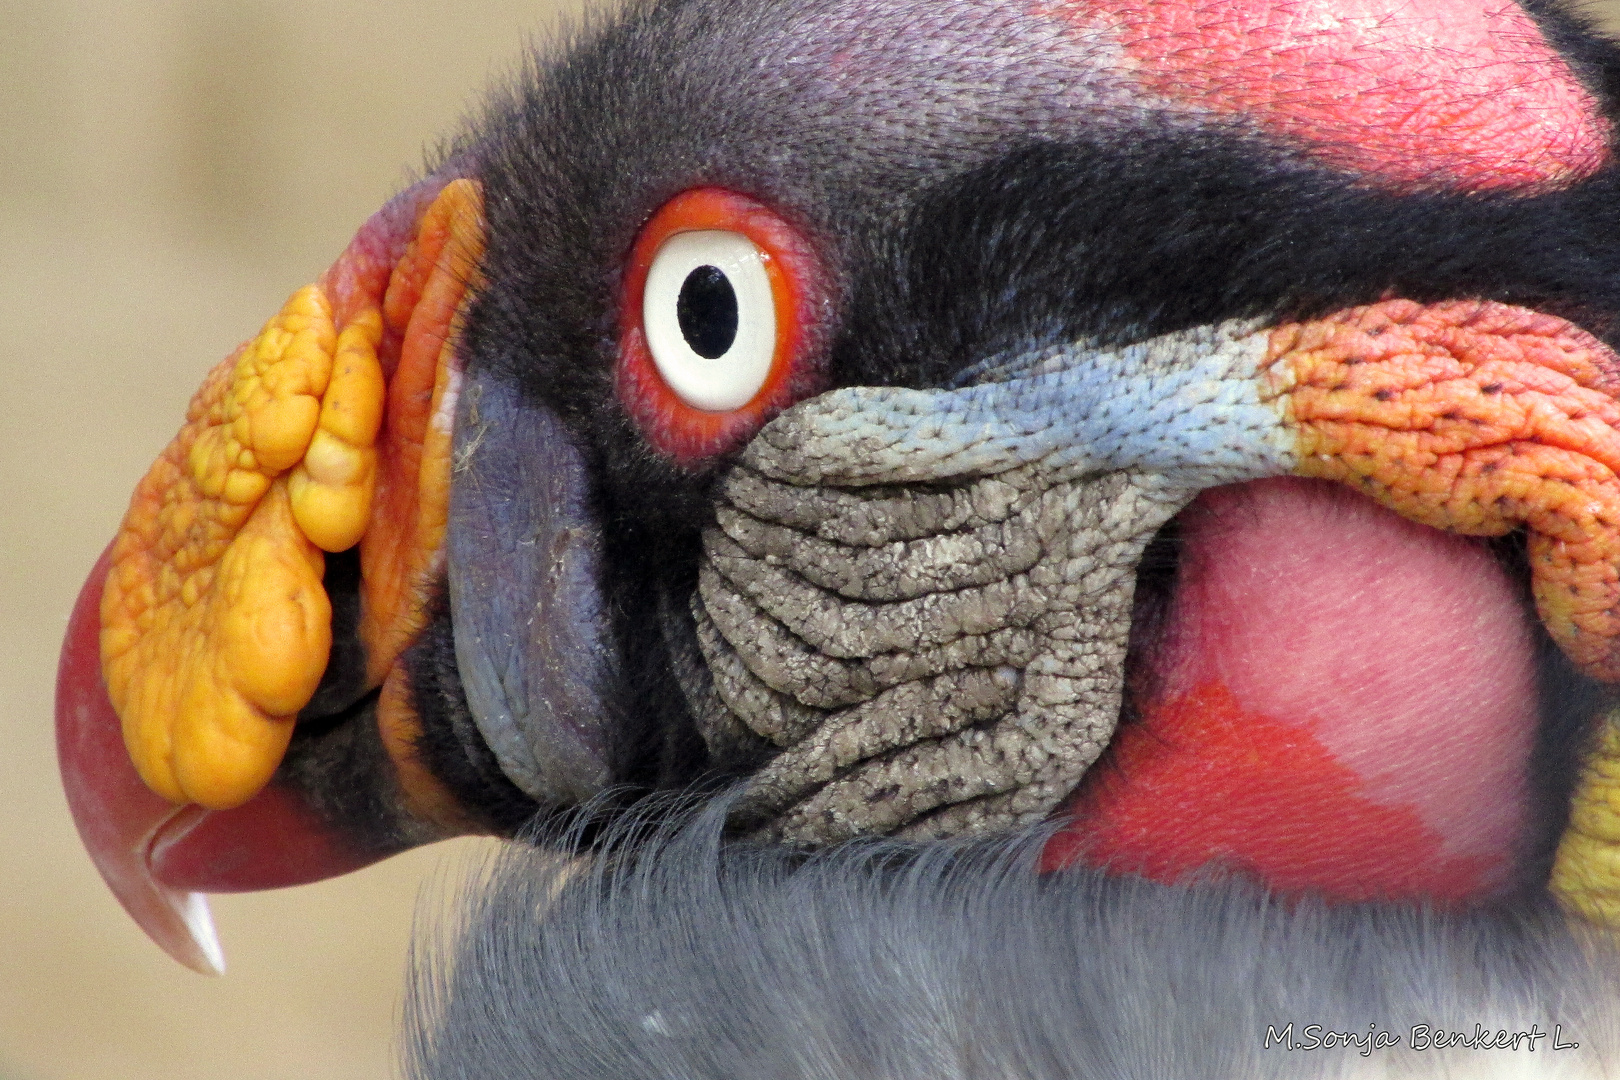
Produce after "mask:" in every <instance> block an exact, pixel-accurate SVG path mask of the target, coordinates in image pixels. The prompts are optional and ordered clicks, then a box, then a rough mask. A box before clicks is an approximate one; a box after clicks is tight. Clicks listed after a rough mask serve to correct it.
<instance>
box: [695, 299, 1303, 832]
mask: <svg viewBox="0 0 1620 1080" xmlns="http://www.w3.org/2000/svg"><path fill="white" fill-rule="evenodd" d="M1264 350H1265V335H1264V333H1263V332H1262V331H1259V330H1257V328H1256V327H1254V326H1253V325H1251V324H1247V323H1231V324H1226V325H1223V326H1220V327H1214V328H1200V329H1197V330H1193V331H1186V332H1182V333H1177V334H1169V335H1165V336H1162V337H1159V338H1155V339H1152V340H1150V341H1146V342H1142V343H1140V344H1136V345H1131V346H1126V347H1123V348H1118V349H1109V350H1099V349H1087V348H1085V347H1083V346H1068V347H1063V348H1055V349H1047V350H1041V351H1038V352H1035V353H1031V354H1028V355H1025V356H1022V357H1015V358H1012V359H1011V360H1008V361H1001V362H987V363H986V364H984V365H981V366H980V367H979V368H978V369H977V371H976V372H974V373H973V376H974V378H975V379H976V380H977V381H975V382H973V383H971V384H970V385H967V386H962V387H958V388H954V389H944V390H896V389H892V388H861V387H856V388H849V389H844V390H839V391H833V392H831V393H828V394H825V395H822V396H821V397H819V398H815V399H812V400H811V401H808V402H804V403H802V404H800V405H799V406H797V407H795V408H793V409H791V410H789V411H788V412H786V413H784V414H783V415H782V416H781V417H778V418H777V419H776V420H775V421H773V422H772V423H771V424H769V425H768V426H767V427H766V428H765V429H764V430H763V431H762V432H761V433H760V435H759V436H757V437H756V438H755V439H754V441H753V442H752V443H751V444H750V445H749V446H748V447H747V449H746V450H745V451H744V453H743V455H742V457H741V460H740V462H739V463H738V465H737V466H736V467H735V468H734V470H733V471H732V472H731V473H730V474H729V476H728V477H727V479H726V481H725V482H724V483H723V485H722V488H721V497H722V502H721V505H720V506H719V507H718V509H717V512H716V524H715V526H713V527H712V528H710V529H709V530H707V531H706V532H705V535H704V559H703V563H702V566H701V568H700V572H699V586H698V590H697V593H696V595H695V596H694V597H693V598H692V602H691V611H692V616H693V618H694V620H695V623H696V636H697V645H698V648H699V650H700V651H701V654H702V657H703V661H704V665H705V666H706V667H707V669H708V672H709V678H708V679H703V678H702V677H701V675H700V673H696V665H688V666H687V667H688V672H689V673H690V674H687V675H685V676H683V679H682V681H683V685H684V686H685V687H686V692H687V696H688V699H689V701H690V702H691V704H692V706H693V712H694V715H696V716H697V717H698V722H699V726H700V728H701V730H702V733H703V736H704V738H705V740H706V741H707V742H708V744H709V746H710V748H711V750H713V751H714V752H715V753H716V755H717V756H718V757H721V758H724V757H726V756H727V755H728V754H729V753H731V752H732V751H733V750H734V749H735V748H737V747H746V746H748V745H750V743H753V744H755V745H761V744H762V745H763V746H765V747H768V753H770V754H771V756H770V757H769V760H767V762H766V763H765V764H764V766H763V767H762V768H760V769H759V770H758V771H757V773H756V774H755V775H754V776H753V777H752V778H751V780H750V782H749V784H748V787H747V790H746V793H745V794H744V796H743V798H742V800H741V801H740V802H739V804H738V807H737V814H738V820H739V823H740V824H741V825H742V826H743V827H744V828H745V829H746V830H748V831H752V832H756V833H757V834H758V835H760V836H761V837H768V838H770V839H773V840H778V841H783V842H787V843H790V844H794V845H803V846H813V845H820V844H828V843H834V842H837V841H840V840H844V839H848V838H850V837H853V836H860V835H870V834H894V835H899V836H903V837H907V838H913V839H925V838H930V837H945V836H955V835H960V834H965V833H977V832H983V831H988V830H995V829H1004V828H1009V827H1014V826H1018V825H1023V824H1029V823H1031V822H1034V821H1038V820H1040V819H1042V818H1044V817H1046V816H1047V815H1048V814H1050V813H1051V812H1052V810H1054V809H1055V808H1056V807H1057V806H1058V804H1059V803H1060V802H1061V801H1062V800H1063V798H1064V797H1065V796H1067V795H1068V794H1069V792H1071V791H1072V790H1073V789H1074V787H1075V785H1076V784H1077V783H1078V782H1079V780H1080V778H1081V777H1082V776H1083V775H1084V773H1085V771H1086V769H1087V768H1088V767H1089V766H1090V765H1091V764H1092V762H1094V761H1095V760H1096V759H1097V757H1098V755H1099V754H1101V753H1102V750H1103V748H1104V747H1105V746H1106V745H1107V743H1108V740H1109V738H1110V737H1111V735H1112V734H1113V729H1114V726H1115V724H1116V722H1117V719H1118V715H1119V710H1120V704H1121V699H1122V694H1123V688H1124V661H1125V652H1126V646H1127V643H1128V639H1129V635H1130V624H1131V607H1132V601H1133V596H1134V590H1135V579H1136V567H1137V564H1138V562H1139V561H1140V559H1141V555H1142V551H1143V549H1144V547H1145V546H1146V545H1147V543H1148V542H1149V541H1150V540H1151V539H1152V537H1153V535H1154V533H1155V532H1156V531H1157V530H1158V529H1159V527H1160V526H1162V525H1163V524H1164V523H1165V522H1166V521H1168V520H1169V519H1170V518H1171V517H1172V516H1173V515H1174V514H1175V513H1176V512H1177V511H1179V510H1180V509H1181V508H1182V507H1183V506H1184V505H1186V503H1187V502H1188V501H1189V500H1190V499H1191V498H1192V497H1193V496H1194V495H1196V494H1197V493H1198V491H1200V490H1202V489H1203V488H1205V487H1210V486H1213V485H1215V484H1221V483H1229V482H1233V481H1237V480H1248V479H1255V478H1258V477H1261V476H1271V475H1277V474H1279V473H1282V472H1287V471H1289V469H1290V467H1291V466H1292V459H1291V457H1290V455H1289V453H1288V452H1287V451H1286V450H1285V449H1284V447H1285V445H1286V443H1285V440H1284V438H1283V437H1282V434H1281V429H1280V423H1279V418H1278V412H1277V410H1276V408H1275V407H1274V406H1273V405H1272V404H1271V403H1270V402H1267V401H1263V400H1261V399H1260V397H1259V390H1258V382H1257V380H1256V378H1255V373H1256V370H1257V368H1258V366H1259V364H1260V363H1261V362H1262V358H1263V355H1264Z"/></svg>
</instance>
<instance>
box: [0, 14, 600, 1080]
mask: <svg viewBox="0 0 1620 1080" xmlns="http://www.w3.org/2000/svg"><path fill="white" fill-rule="evenodd" d="M579 6H580V0H562V2H561V3H559V2H558V0H459V2H451V0H391V2H389V3H376V2H373V3H364V2H357V0H273V2H272V0H126V2H120V0H77V2H74V0H55V2H53V0H0V1080H148V1078H151V1080H158V1078H161V1080H260V1078H264V1080H268V1078H278V1080H279V1078H291V1077H298V1078H307V1080H326V1078H333V1080H336V1078H340V1077H341V1078H343V1080H370V1078H378V1080H380V1078H384V1077H388V1076H391V1075H393V1074H394V1071H395V1070H394V1066H393V1033H394V1028H395V1023H396V1018H397V1013H398V1009H399V1000H400V993H401V987H402V985H403V982H402V976H403V972H404V966H405V953H406V946H407V943H408V941H409V936H410V920H411V915H412V910H413V906H414V904H415V902H416V896H417V893H418V889H419V887H420V885H421V883H422V882H423V881H424V880H426V879H428V878H429V877H430V876H432V875H433V874H434V873H435V871H436V869H437V868H440V867H441V866H442V864H444V863H445V862H446V860H447V859H448V860H449V863H450V866H449V868H448V870H447V871H446V872H449V871H453V870H454V868H455V865H456V862H457V859H456V856H455V852H456V850H457V846H456V845H441V846H440V847H439V848H434V849H428V850H425V851H418V852H414V853H412V854H411V855H408V856H405V857H402V858H399V859H395V860H393V861H391V862H388V863H384V864H383V865H381V866H379V867H375V868H373V869H371V870H370V871H368V872H365V873H361V874H357V875H353V876H351V877H348V878H343V879H339V880H337V881H332V882H327V883H323V884H320V885H314V886H309V887H306V888H301V889H291V890H286V891H283V892H278V893H269V894H259V895H249V896H227V897H220V898H217V899H216V900H215V901H214V911H215V915H216V917H217V920H218V923H219V931H220V936H221V938H222V940H223V942H224V945H225V950H226V955H227V958H228V961H229V971H228V972H227V974H226V975H225V976H224V977H223V978H222V979H206V978H203V977H201V976H198V975H194V974H192V973H191V972H189V971H187V970H185V969H183V968H181V967H180V966H179V965H177V964H175V963H174V962H173V961H171V960H169V959H168V958H167V957H166V956H164V955H163V954H162V953H161V952H159V951H158V949H157V948H156V947H155V946H153V945H151V944H150V943H148V942H147V941H146V940H145V938H144V937H142V936H141V934H140V933H139V931H137V930H136V928H135V926H134V925H133V924H132V923H131V922H130V921H129V920H128V918H126V917H125V916H124V914H123V912H122V910H121V909H119V907H118V906H117V904H116V903H115V902H114V901H113V899H112V897H111V895H110V894H109V893H108V892H107V891H106V889H105V888H104V887H103V886H102V884H101V881H100V879H99V878H98V877H97V876H96V872H95V870H94V868H93V867H92V866H91V865H90V863H89V861H88V859H87V858H86V857H85V856H84V855H83V853H82V852H81V851H80V849H79V845H78V842H77V839H76V837H75V835H74V832H73V826H72V824H71V822H70V821H69V819H68V814H67V809H66V805H65V803H64V801H63V798H62V796H61V794H60V792H59V790H58V787H57V777H56V766H55V762H54V751H53V744H52V734H51V694H52V681H53V678H54V669H55V665H56V651H57V645H58V642H59V640H60V638H61V635H62V631H63V628H64V627H65V625H66V618H67V613H68V610H69V608H70V606H71V604H72V601H73V597H74V595H75V593H76V591H77V589H78V586H79V583H80V581H81V580H82V578H83V576H84V574H85V572H86V571H87V570H88V569H89V567H90V565H91V563H92V562H93V561H94V560H95V557H96V555H97V553H98V552H99V551H100V550H101V548H102V546H103V545H104V544H105V543H106V542H107V540H108V539H109V538H110V537H111V536H112V533H113V530H114V529H115V528H116V526H117V523H118V519H119V517H120V516H121V514H122V512H123V507H124V504H125V501H126V500H127V498H128V494H129V491H130V489H131V488H132V486H133V485H134V483H135V481H136V480H137V479H138V478H139V476H140V475H141V473H142V472H144V471H145V469H146V466H147V464H148V463H149V462H150V461H151V459H152V458H153V457H154V456H155V455H156V454H157V453H158V451H159V450H160V449H162V447H163V445H164V443H166V442H167V441H168V439H169V437H170V436H171V435H172V434H173V432H174V430H175V428H176V427H177V426H178V423H179V421H180V419H181V417H182V414H183V412H184V408H185V403H186V400H187V398H188V397H189V396H190V394H191V392H192V390H193V389H194V388H195V386H196V384H197V383H198V382H199V381H200V380H201V377H202V375H203V373H204V372H205V371H206V370H207V369H208V368H209V367H211V366H212V365H213V364H214V363H215V362H216V361H217V360H219V359H220V358H221V357H223V356H224V355H225V354H226V353H227V352H229V351H230V349H231V348H232V347H234V346H235V345H236V344H237V342H239V341H240V340H242V339H243V338H244V337H247V336H249V335H251V334H252V333H253V332H255V331H256V330H257V328H258V327H259V325H260V324H261V323H262V322H263V321H264V319H266V318H267V317H268V316H270V315H271V314H273V313H274V312H275V310H276V309H277V308H278V307H279V306H280V304H281V302H282V300H283V299H285V297H286V296H287V294H288V293H290V292H291V291H292V290H293V289H295V288H297V287H298V286H300V285H302V284H304V283H306V282H309V281H311V280H313V278H314V277H315V276H316V275H317V274H318V273H319V272H320V271H321V270H322V269H323V268H324V267H325V266H326V265H327V264H328V263H329V262H330V261H331V260H332V259H333V258H334V257H335V256H336V255H337V254H338V252H340V251H341V250H342V249H343V246H344V244H346V243H347V242H348V238H349V236H350V234H351V233H352V232H353V230H354V229H355V228H356V227H357V226H358V225H359V224H360V223H361V222H362V221H364V220H365V218H366V216H367V215H368V214H369V213H370V212H371V211H372V210H374V209H376V208H377V207H378V206H379V205H381V204H382V202H383V200H384V199H386V198H387V197H388V195H389V194H391V193H392V191H393V190H394V189H395V187H396V186H397V185H398V184H399V183H400V181H401V180H402V178H403V177H404V175H405V170H406V169H407V168H408V167H412V166H415V165H417V164H418V163H419V162H420V161H421V158H422V149H423V147H424V146H425V145H428V144H430V143H431V142H432V141H433V140H434V139H436V138H437V137H439V136H440V135H442V134H445V133H448V132H450V131H451V130H452V129H453V128H454V127H455V125H456V124H457V121H458V119H459V118H460V117H461V116H463V115H464V113H465V112H466V111H467V110H468V109H470V108H471V107H472V106H473V105H474V104H475V103H476V102H477V100H478V96H479V93H480V89H481V87H483V86H484V85H485V84H486V83H487V82H489V81H490V79H491V78H496V77H499V76H501V75H502V74H503V73H504V72H505V71H507V70H509V69H510V67H511V65H512V64H513V62H514V61H515V60H516V58H517V57H518V55H519V54H520V52H521V50H522V49H523V47H524V43H525V41H526V40H528V39H529V38H530V36H531V35H538V36H539V37H540V38H541V39H542V40H543V39H544V38H545V37H546V36H547V34H548V32H549V31H550V30H551V28H553V27H555V25H556V24H557V21H558V18H559V11H560V10H567V11H577V10H578V8H579Z"/></svg>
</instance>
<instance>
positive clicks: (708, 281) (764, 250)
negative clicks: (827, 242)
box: [617, 188, 825, 463]
mask: <svg viewBox="0 0 1620 1080" xmlns="http://www.w3.org/2000/svg"><path fill="white" fill-rule="evenodd" d="M824 296H825V290H824V289H823V288H822V281H821V276H820V273H819V264H818V262H817V260H816V257H815V254H814V252H813V251H812V249H811V248H810V246H809V244H808V243H806V242H805V240H804V238H803V237H802V236H801V235H800V233H799V232H798V230H797V229H795V228H794V227H793V226H792V225H790V224H789V223H788V222H786V221H785V220H783V219H782V218H781V217H780V216H778V215H777V214H776V213H774V212H773V211H771V210H770V209H768V208H767V207H765V206H764V205H763V204H762V203H760V202H758V201H756V200H754V199H751V198H748V197H747V196H744V195H739V194H736V193H734V192H729V191H723V190H720V189H718V188H699V189H696V190H693V191H688V192H686V193H684V194H682V195H679V196H677V197H676V198H674V199H672V200H671V201H670V202H668V203H666V204H665V205H664V206H663V207H662V208H661V209H660V210H659V211H658V212H657V213H656V214H654V215H653V216H652V218H651V219H650V220H649V221H648V222H647V224H646V225H645V226H644V227H643V228H642V230H641V234H640V236H639V237H638V238H637V240H636V243H635V246H634V248H633V249H632V250H631V254H630V261H629V265H628V267H627V268H626V273H625V282H624V294H623V297H622V301H621V303H622V308H621V312H622V314H621V323H620V340H619V362H618V373H617V374H618V388H619V397H620V400H621V401H622V402H623V403H624V406H625V408H626V410H627V411H628V412H629V413H630V415H631V416H632V417H633V418H634V419H635V420H636V422H637V424H638V425H639V426H640V428H641V430H642V432H643V433H644V434H645V435H646V437H647V439H648V441H649V442H651V443H652V444H653V446H655V447H656V448H658V449H659V450H661V451H663V452H664V453H666V454H668V455H670V456H671V457H673V458H675V459H676V460H677V461H681V462H684V463H695V462H699V461H702V460H704V459H707V458H711V457H713V456H715V455H716V454H720V453H724V452H725V451H727V450H730V449H733V448H734V447H736V446H738V445H739V444H741V443H742V442H743V441H745V440H746V439H747V438H749V437H750V436H751V435H753V433H754V432H755V431H758V430H759V428H760V427H761V426H762V425H763V424H764V423H765V422H766V421H768V420H769V419H770V418H771V417H772V416H774V415H775V414H776V413H778V412H780V411H782V410H783V409H785V408H787V407H788V406H789V405H791V404H793V403H794V402H795V401H798V400H800V399H802V398H804V397H807V396H809V395H810V394H812V393H814V392H816V391H817V390H818V389H819V388H820V387H819V382H820V370H821V368H820V364H819V355H818V354H819V351H820V350H819V349H818V348H817V345H818V339H819V337H820V333H819V328H820V325H821V323H822V321H823V320H822V316H821V311H822V309H823V308H824V307H825V300H824Z"/></svg>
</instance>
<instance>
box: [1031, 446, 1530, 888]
mask: <svg viewBox="0 0 1620 1080" xmlns="http://www.w3.org/2000/svg"><path fill="white" fill-rule="evenodd" d="M1181 520H1182V527H1183V532H1182V536H1183V542H1184V547H1183V549H1182V556H1181V565H1180V572H1179V578H1178V582H1177V586H1176V594H1175V597H1174V600H1173V601H1172V604H1171V610H1170V613H1169V619H1168V621H1167V627H1168V629H1167V631H1166V633H1165V635H1164V638H1163V640H1162V641H1161V642H1160V643H1159V645H1158V647H1157V648H1156V649H1155V650H1154V651H1153V653H1152V655H1151V656H1150V658H1149V662H1150V663H1151V668H1150V670H1149V671H1147V672H1145V673H1138V675H1141V676H1145V678H1140V679H1139V680H1138V685H1139V686H1140V687H1141V688H1142V690H1143V691H1144V694H1143V697H1144V699H1145V700H1142V701H1141V712H1142V720H1141V722H1140V724H1138V725H1134V726H1132V727H1129V728H1126V729H1124V730H1123V731H1122V732H1121V733H1120V735H1119V737H1118V738H1117V739H1116V741H1115V745H1114V746H1113V747H1111V748H1110V751H1109V755H1108V757H1107V758H1105V759H1104V761H1103V762H1101V763H1099V765H1098V766H1097V767H1096V768H1095V769H1094V770H1093V773H1092V775H1091V776H1089V777H1088V779H1087V781H1086V783H1085V784H1083V785H1082V787H1081V789H1080V791H1079V792H1078V793H1077V795H1076V798H1075V800H1074V802H1073V804H1072V806H1071V811H1072V812H1073V814H1074V822H1073V824H1072V825H1070V826H1068V827H1067V828H1066V829H1065V831H1064V832H1063V833H1062V834H1060V835H1059V836H1058V837H1057V838H1056V839H1054V840H1053V842H1052V845H1051V846H1050V847H1049V848H1048V851H1047V858H1046V861H1047V863H1048V865H1050V866H1058V865H1065V864H1067V863H1069V862H1073V861H1076V860H1080V861H1084V862H1087V863H1092V864H1096V865H1106V866H1110V867H1113V868H1115V869H1117V870H1124V871H1132V872H1137V873H1142V874H1145V875H1146V876H1149V877H1152V878H1155V879H1157V880H1162V881H1175V880H1181V879H1184V878H1186V877H1187V876H1188V875H1189V874H1192V873H1195V872H1198V871H1201V870H1207V869H1220V868H1227V869H1239V870H1242V871H1245V872H1248V873H1252V874H1253V875H1255V876H1256V877H1258V878H1259V879H1260V880H1262V881H1264V882H1265V883H1266V884H1267V885H1268V886H1269V887H1271V888H1274V889H1278V890H1281V891H1299V890H1312V891H1318V892H1322V893H1324V894H1326V895H1329V896H1331V897H1334V898H1338V899H1346V900H1366V899H1375V898H1411V897H1427V898H1430V899H1433V900H1438V901H1449V902H1460V901H1465V900H1470V899H1476V898H1479V897H1483V896H1489V895H1492V894H1495V893H1499V892H1501V891H1503V890H1505V889H1507V888H1509V887H1511V886H1512V885H1514V884H1515V881H1514V878H1513V874H1514V869H1515V865H1514V854H1515V851H1516V850H1517V848H1518V847H1519V845H1520V843H1521V839H1522V835H1523V833H1524V829H1525V821H1526V813H1527V809H1528V806H1527V803H1528V795H1527V772H1528V766H1529V757H1530V752H1531V744H1532V739H1533V737H1534V731H1535V724H1536V719H1537V712H1536V676H1535V664H1534V658H1533V637H1532V629H1531V625H1530V623H1529V616H1528V615H1527V613H1526V611H1525V606H1524V603H1523V601H1522V600H1521V598H1520V595H1519V590H1518V589H1517V588H1516V587H1515V586H1514V584H1513V583H1512V582H1511V581H1509V580H1508V577H1507V575H1506V574H1505V573H1504V572H1503V570H1502V569H1501V568H1500V567H1499V566H1498V565H1497V563H1496V561H1495V559H1494V558H1493V557H1492V556H1491V555H1490V553H1489V552H1487V551H1486V550H1485V549H1484V548H1483V547H1482V546H1481V544H1480V543H1479V542H1478V541H1475V540H1471V539H1468V538H1464V537H1458V536H1453V535H1449V534H1446V533H1441V532H1439V531H1436V530H1433V529H1428V528H1425V527H1423V526H1421V525H1416V524H1413V523H1412V522H1409V521H1406V520H1405V519H1403V518H1400V517H1398V516H1396V515H1395V514H1394V513H1392V512H1390V511H1388V510H1385V509H1383V508H1382V507H1379V506H1377V505H1375V504H1373V503H1372V502H1370V501H1368V500H1366V499H1363V498H1360V497H1359V496H1357V495H1355V494H1354V493H1352V492H1350V491H1348V490H1347V489H1344V488H1341V487H1338V486H1336V485H1332V484H1328V483H1326V482H1322V481H1309V480H1297V479H1288V478H1285V479H1279V480H1268V481H1261V482H1258V483H1254V484H1246V485H1239V486H1234V487H1227V488H1216V489H1213V490H1211V491H1208V492H1205V493H1204V494H1203V495H1202V496H1200V497H1199V499H1198V500H1197V501H1196V502H1195V503H1194V504H1193V505H1192V507H1190V508H1189V509H1188V511H1187V512H1186V513H1184V515H1183V517H1182V519H1181Z"/></svg>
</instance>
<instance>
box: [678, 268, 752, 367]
mask: <svg viewBox="0 0 1620 1080" xmlns="http://www.w3.org/2000/svg"><path fill="white" fill-rule="evenodd" d="M675 318H676V319H678V320H680V324H681V336H682V337H684V338H686V343H687V344H688V345H690V346H692V351H693V352H695V353H697V354H698V355H699V356H701V357H703V358H704V359H705V360H713V359H715V358H716V357H719V356H724V355H726V351H727V350H728V349H730V348H731V343H732V342H734V341H736V340H737V292H736V290H735V289H733V288H732V287H731V282H730V281H729V280H727V278H726V274H725V271H723V270H721V269H720V268H719V267H718V266H700V267H698V268H697V269H696V270H693V271H692V272H691V273H690V274H687V275H686V280H685V281H684V282H683V283H682V284H681V295H680V299H678V300H676V301H675Z"/></svg>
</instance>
